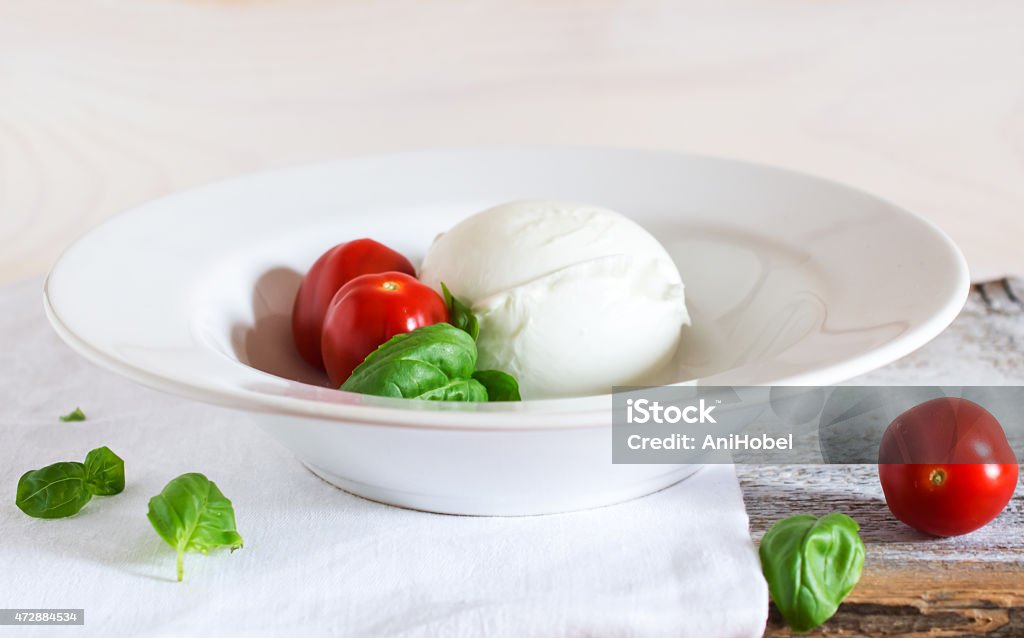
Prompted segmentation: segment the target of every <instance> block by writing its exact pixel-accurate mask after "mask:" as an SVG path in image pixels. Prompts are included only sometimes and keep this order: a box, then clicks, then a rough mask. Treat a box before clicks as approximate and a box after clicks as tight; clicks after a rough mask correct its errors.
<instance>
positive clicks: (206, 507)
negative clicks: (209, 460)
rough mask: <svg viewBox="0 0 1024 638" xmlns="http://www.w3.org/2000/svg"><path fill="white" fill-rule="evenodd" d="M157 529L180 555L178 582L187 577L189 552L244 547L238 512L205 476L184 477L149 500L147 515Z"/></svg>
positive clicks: (171, 483)
mask: <svg viewBox="0 0 1024 638" xmlns="http://www.w3.org/2000/svg"><path fill="white" fill-rule="evenodd" d="M146 517H147V518H148V519H149V522H150V523H151V524H152V525H153V529H155V530H156V533H157V534H159V535H160V538H162V539H164V541H166V542H167V544H168V545H170V546H171V547H173V548H174V549H175V550H177V552H178V580H179V581H181V579H182V577H183V576H184V558H185V553H186V552H199V553H201V554H206V553H207V552H209V551H210V550H211V549H217V548H221V547H226V548H229V549H231V550H235V549H238V548H239V547H241V546H242V537H241V536H240V535H239V534H238V531H237V530H236V529H235V510H234V508H233V507H232V506H231V501H230V500H228V498H227V497H226V496H224V494H223V493H222V492H221V491H220V489H218V488H217V484H216V483H214V482H213V481H211V480H210V479H208V478H206V477H205V476H203V475H202V474H198V473H189V474H182V475H181V476H179V477H178V478H176V479H174V480H172V481H171V482H170V483H168V484H167V486H166V487H164V489H163V491H162V492H160V493H159V494H157V495H156V496H154V497H153V498H151V499H149V511H148V512H147V514H146Z"/></svg>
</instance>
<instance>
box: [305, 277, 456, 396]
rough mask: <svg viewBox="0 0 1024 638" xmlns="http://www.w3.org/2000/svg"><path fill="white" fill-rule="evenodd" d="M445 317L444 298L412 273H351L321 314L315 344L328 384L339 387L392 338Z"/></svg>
mask: <svg viewBox="0 0 1024 638" xmlns="http://www.w3.org/2000/svg"><path fill="white" fill-rule="evenodd" d="M444 321H448V307H447V306H446V305H445V303H444V299H442V298H441V295H439V294H437V293H436V292H434V289H433V288H431V287H430V286H427V285H425V284H422V283H420V282H419V281H418V280H416V278H415V277H410V276H409V275H406V274H404V273H400V272H386V273H380V274H376V275H362V276H361V277H356V278H355V279H353V280H352V281H350V282H348V283H347V284H345V285H344V286H342V287H341V290H339V291H338V293H337V294H336V295H335V296H334V299H333V300H332V301H331V305H330V307H329V308H328V309H327V316H326V317H325V318H324V326H323V334H322V335H321V342H320V348H321V353H322V355H323V360H324V366H325V367H326V368H327V376H328V377H329V378H330V380H331V384H332V385H333V386H335V387H339V386H340V385H341V384H342V383H344V382H345V381H346V380H347V379H348V378H349V376H350V375H351V374H352V371H353V370H355V369H356V366H358V365H359V364H360V363H362V362H363V359H365V358H366V356H367V355H369V354H370V353H371V352H373V351H374V350H376V349H377V347H378V346H380V345H381V344H383V343H384V342H385V341H387V340H388V339H390V338H391V337H393V336H395V335H397V334H403V333H406V332H412V331H413V330H415V329H416V328H420V327H423V326H430V325H433V324H435V323H441V322H444Z"/></svg>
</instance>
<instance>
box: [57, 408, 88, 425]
mask: <svg viewBox="0 0 1024 638" xmlns="http://www.w3.org/2000/svg"><path fill="white" fill-rule="evenodd" d="M57 418H58V419H60V420H61V421H63V422H65V423H70V422H71V421H85V412H82V408H75V409H74V410H72V411H71V412H68V413H67V414H62V415H61V416H59V417H57Z"/></svg>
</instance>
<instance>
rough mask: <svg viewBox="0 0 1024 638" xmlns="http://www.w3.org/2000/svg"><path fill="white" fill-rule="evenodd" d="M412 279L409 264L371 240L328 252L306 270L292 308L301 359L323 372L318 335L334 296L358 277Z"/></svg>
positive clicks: (341, 245)
mask: <svg viewBox="0 0 1024 638" xmlns="http://www.w3.org/2000/svg"><path fill="white" fill-rule="evenodd" d="M391 271H394V272H402V273H405V274H407V275H415V274H416V269H415V268H413V267H412V264H410V263H409V260H408V259H406V258H405V257H403V256H402V255H400V254H398V253H396V252H395V251H393V250H391V249H390V248H388V247H387V246H385V245H384V244H381V243H378V242H375V241H373V240H372V239H356V240H354V241H350V242H348V243H345V244H338V245H337V246H335V247H334V248H331V249H330V250H328V251H327V252H325V253H324V254H323V255H321V256H320V258H319V259H317V260H316V263H314V264H313V267H312V268H310V269H309V272H308V273H307V274H306V276H305V278H303V280H302V284H301V285H300V286H299V292H298V294H297V295H295V305H294V306H293V307H292V336H293V337H294V339H295V346H296V348H298V350H299V354H301V355H302V358H303V359H305V360H306V361H308V362H309V363H310V365H312V366H315V367H317V368H320V369H323V367H324V361H323V357H322V356H321V353H320V331H321V330H322V329H323V325H324V317H325V316H326V315H327V308H328V306H330V305H331V300H332V299H334V295H335V294H336V293H337V292H338V290H340V289H341V287H342V286H344V285H345V284H347V283H348V282H349V281H351V280H352V279H355V278H356V277H358V276H359V275H367V274H371V273H378V272H391Z"/></svg>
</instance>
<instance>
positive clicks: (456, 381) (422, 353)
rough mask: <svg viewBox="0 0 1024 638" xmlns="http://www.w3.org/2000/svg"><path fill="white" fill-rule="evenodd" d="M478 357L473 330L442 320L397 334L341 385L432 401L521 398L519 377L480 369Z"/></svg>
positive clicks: (356, 390)
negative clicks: (491, 394) (517, 380)
mask: <svg viewBox="0 0 1024 638" xmlns="http://www.w3.org/2000/svg"><path fill="white" fill-rule="evenodd" d="M476 361H477V349H476V342H475V341H474V340H473V336H472V335H471V334H470V333H469V332H466V331H465V330H461V329H459V328H456V327H455V326H453V325H451V324H448V323H437V324H434V325H431V326H423V327H422V328H417V329H416V330H413V331H412V332H407V333H405V334H400V335H395V336H394V337H392V338H391V339H390V340H388V341H387V342H386V343H384V344H383V345H381V346H380V347H379V348H377V349H376V350H374V351H373V352H371V353H370V355H369V356H368V357H366V359H365V360H364V361H363V362H362V363H361V364H359V367H357V368H356V369H355V370H354V371H353V372H352V376H350V377H349V378H348V380H347V381H345V383H343V384H342V386H341V389H342V390H346V391H348V392H358V393H360V394H373V395H377V396H382V397H395V398H405V399H424V400H428V401H488V400H492V401H517V400H519V384H518V383H517V382H516V380H515V378H514V377H512V376H511V375H508V374H505V373H504V372H498V371H494V370H487V371H477V370H476ZM489 390H492V391H493V392H494V396H493V397H491V396H490V395H489Z"/></svg>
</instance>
